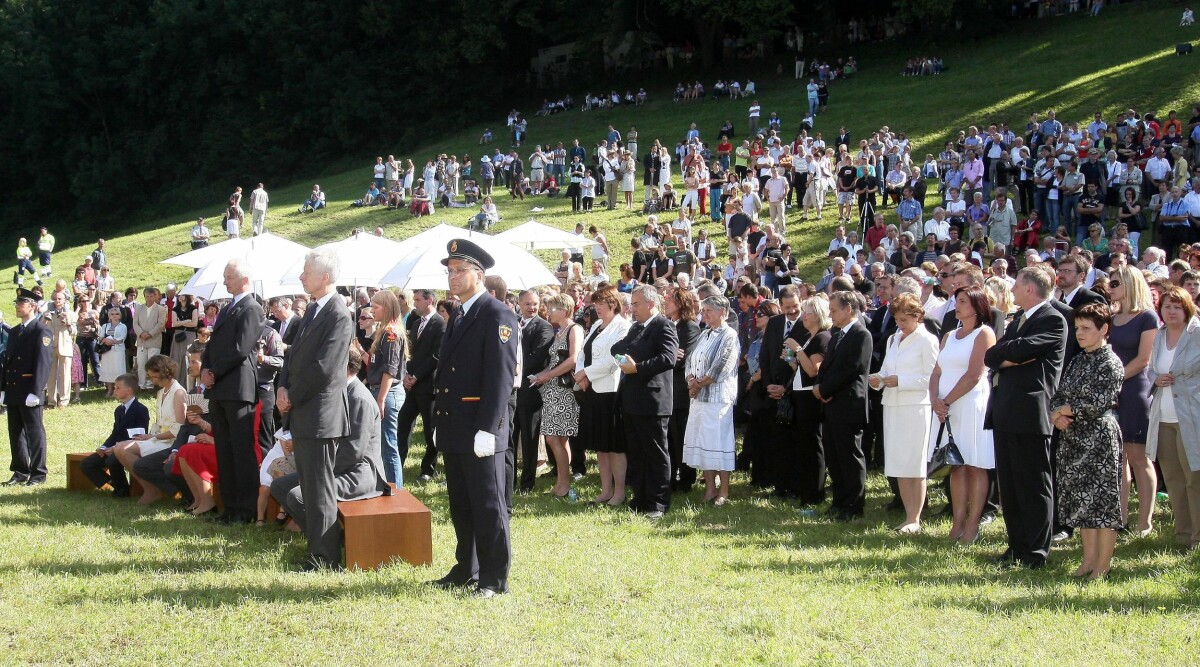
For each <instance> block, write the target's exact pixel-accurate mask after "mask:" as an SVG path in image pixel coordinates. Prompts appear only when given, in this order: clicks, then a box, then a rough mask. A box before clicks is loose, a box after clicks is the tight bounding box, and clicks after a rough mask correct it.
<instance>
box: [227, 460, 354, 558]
mask: <svg viewBox="0 0 1200 667" xmlns="http://www.w3.org/2000/svg"><path fill="white" fill-rule="evenodd" d="M337 442H338V441H337V439H336V438H295V439H294V440H293V441H292V444H293V452H294V453H295V456H296V472H297V473H298V474H299V476H300V485H299V486H297V487H296V488H294V489H292V490H291V491H289V492H288V494H287V502H286V503H284V507H285V509H286V510H287V513H288V515H290V516H291V517H293V518H295V519H296V523H297V524H299V525H300V528H301V529H302V530H303V531H304V536H305V537H306V538H308V557H309V559H310V560H311V561H313V562H314V563H316V564H318V565H325V566H337V565H340V564H341V562H342V529H341V528H340V527H339V526H338V522H337V489H336V488H334V476H333V462H334V459H335V458H336V456H337ZM254 489H255V494H256V495H257V493H258V475H257V470H256V471H255V480H254ZM221 491H222V494H223V493H224V491H225V487H224V485H222V486H221ZM256 510H257V508H253V509H252V511H256Z"/></svg>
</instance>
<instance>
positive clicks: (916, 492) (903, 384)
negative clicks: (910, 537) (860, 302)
mask: <svg viewBox="0 0 1200 667" xmlns="http://www.w3.org/2000/svg"><path fill="white" fill-rule="evenodd" d="M887 310H888V313H887V314H888V315H890V316H891V317H893V318H894V319H895V320H896V333H894V334H892V335H891V336H890V337H889V338H888V342H887V351H886V352H885V353H884V357H883V365H882V366H880V368H879V372H878V373H874V374H872V375H871V376H870V378H869V379H868V382H869V383H870V385H871V388H872V389H877V390H882V391H883V401H882V402H883V448H884V457H883V460H884V474H886V475H887V476H888V477H895V478H896V479H897V482H898V483H899V485H900V499H901V500H902V501H904V513H905V515H906V518H905V521H904V523H903V524H901V525H900V526H898V527H897V528H896V531H897V532H899V533H906V534H907V533H916V532H918V531H920V530H921V508H922V507H923V506H924V505H925V469H926V462H927V461H928V458H929V457H928V456H927V448H928V445H929V428H930V423H931V422H932V421H933V411H932V408H931V407H930V400H929V376H930V374H932V373H933V367H934V364H935V363H937V356H938V340H937V338H935V337H934V335H933V334H931V333H929V332H928V331H926V329H925V326H924V324H923V322H922V319H923V317H924V310H923V309H922V308H921V301H920V299H919V298H918V297H916V296H914V295H912V294H901V295H900V296H898V297H896V298H895V299H893V300H892V302H891V303H890V304H888V308H887ZM885 325H886V323H885Z"/></svg>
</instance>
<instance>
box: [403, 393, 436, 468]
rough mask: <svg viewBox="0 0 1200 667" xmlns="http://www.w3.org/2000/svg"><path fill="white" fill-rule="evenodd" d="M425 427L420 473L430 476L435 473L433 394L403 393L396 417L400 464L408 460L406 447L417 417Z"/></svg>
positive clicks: (409, 441) (410, 439)
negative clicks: (423, 454)
mask: <svg viewBox="0 0 1200 667" xmlns="http://www.w3.org/2000/svg"><path fill="white" fill-rule="evenodd" d="M418 416H419V417H420V418H421V424H422V425H423V426H424V427H425V456H423V457H421V474H422V475H429V476H430V477H432V476H433V475H435V474H437V455H438V452H437V445H436V444H435V441H436V439H437V438H436V433H435V432H434V430H433V394H425V393H421V394H414V393H411V392H410V393H407V394H405V395H404V404H403V405H401V406H400V414H399V415H398V416H397V417H396V445H397V449H399V450H400V465H404V462H405V461H406V460H408V448H409V445H410V443H411V441H412V432H413V427H414V426H415V425H416V423H417V417H418Z"/></svg>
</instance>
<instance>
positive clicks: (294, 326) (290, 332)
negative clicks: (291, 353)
mask: <svg viewBox="0 0 1200 667" xmlns="http://www.w3.org/2000/svg"><path fill="white" fill-rule="evenodd" d="M300 320H301V318H299V317H296V316H295V315H292V318H291V319H290V320H288V327H287V331H285V332H283V333H282V334H280V336H281V337H282V339H283V344H284V345H291V344H292V343H293V342H295V340H296V333H297V332H298V331H300V327H299V324H300ZM271 328H272V329H274V330H276V331H279V330H280V329H281V328H283V323H282V322H280V321H279V320H272V323H271Z"/></svg>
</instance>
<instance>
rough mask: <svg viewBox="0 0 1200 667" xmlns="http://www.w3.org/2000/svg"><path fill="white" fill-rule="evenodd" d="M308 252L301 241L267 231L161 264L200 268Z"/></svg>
mask: <svg viewBox="0 0 1200 667" xmlns="http://www.w3.org/2000/svg"><path fill="white" fill-rule="evenodd" d="M306 252H308V248H306V247H304V246H302V245H300V244H299V243H296V242H294V241H289V240H287V239H285V238H283V237H282V236H276V235H274V234H272V233H270V232H266V233H263V234H259V235H258V236H253V237H251V238H248V239H243V238H236V239H229V240H227V241H221V242H220V243H214V244H212V245H210V246H208V247H206V248H200V249H198V250H192V251H190V252H185V253H183V254H182V255H176V256H175V257H171V258H170V259H164V260H162V261H161V262H159V264H178V265H180V266H188V267H191V268H193V269H199V268H201V267H203V266H207V265H208V264H209V263H211V262H214V261H218V260H222V261H225V262H228V261H229V260H230V259H232V258H234V257H251V258H252V259H258V258H268V257H275V256H285V257H296V256H297V255H299V256H301V257H303V256H304V253H306Z"/></svg>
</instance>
